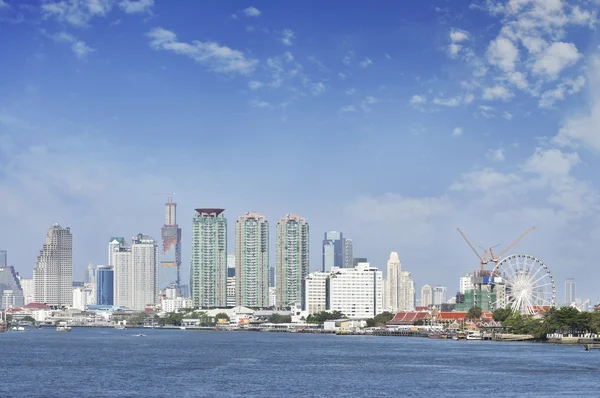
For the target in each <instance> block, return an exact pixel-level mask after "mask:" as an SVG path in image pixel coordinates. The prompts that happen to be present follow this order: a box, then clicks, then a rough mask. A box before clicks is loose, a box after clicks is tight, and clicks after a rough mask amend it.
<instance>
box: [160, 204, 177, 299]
mask: <svg viewBox="0 0 600 398" xmlns="http://www.w3.org/2000/svg"><path fill="white" fill-rule="evenodd" d="M165 212H166V215H165V223H164V225H163V226H162V228H161V238H162V251H161V256H160V267H159V271H158V281H159V285H158V289H159V290H163V289H166V288H167V287H169V286H176V287H178V286H179V285H180V282H181V281H180V276H179V275H180V271H181V228H179V226H178V225H177V203H173V200H172V198H171V197H169V200H168V202H167V203H166V204H165Z"/></svg>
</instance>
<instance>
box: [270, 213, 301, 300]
mask: <svg viewBox="0 0 600 398" xmlns="http://www.w3.org/2000/svg"><path fill="white" fill-rule="evenodd" d="M276 229H277V236H276V238H275V242H276V247H275V252H276V264H275V282H276V294H277V301H276V303H275V305H276V306H277V307H278V308H288V307H292V306H294V305H298V304H299V305H302V303H303V302H304V300H303V296H304V290H303V284H304V279H305V278H306V276H307V275H308V270H309V248H308V245H309V228H308V223H307V222H306V219H304V218H302V217H300V216H299V215H297V214H288V215H286V216H285V217H283V218H281V219H280V220H279V222H278V223H277V228H276Z"/></svg>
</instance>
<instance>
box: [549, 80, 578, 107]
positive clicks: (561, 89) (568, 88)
mask: <svg viewBox="0 0 600 398" xmlns="http://www.w3.org/2000/svg"><path fill="white" fill-rule="evenodd" d="M583 86H585V78H584V77H583V76H578V77H576V78H575V79H565V80H563V82H562V83H560V84H559V85H557V86H556V88H555V89H552V90H548V91H546V92H544V93H543V94H542V96H541V98H540V101H539V106H540V108H552V107H553V106H554V103H555V102H556V101H561V100H564V99H565V98H566V96H567V95H572V94H575V93H578V92H579V91H580V90H581V89H582V88H583Z"/></svg>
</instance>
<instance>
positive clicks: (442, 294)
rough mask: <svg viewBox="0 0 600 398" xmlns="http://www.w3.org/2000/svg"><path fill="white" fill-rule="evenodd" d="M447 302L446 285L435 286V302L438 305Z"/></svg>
mask: <svg viewBox="0 0 600 398" xmlns="http://www.w3.org/2000/svg"><path fill="white" fill-rule="evenodd" d="M445 302H446V287H445V286H436V287H434V288H433V304H434V305H437V306H438V307H439V306H440V305H442V304H444V303H445Z"/></svg>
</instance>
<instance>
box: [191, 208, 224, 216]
mask: <svg viewBox="0 0 600 398" xmlns="http://www.w3.org/2000/svg"><path fill="white" fill-rule="evenodd" d="M224 211H225V209H213V208H200V209H196V213H198V214H199V215H203V214H209V215H212V214H214V215H215V216H218V215H219V214H221V213H223V212H224Z"/></svg>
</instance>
